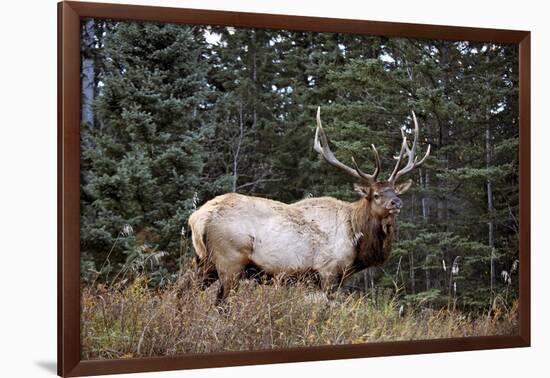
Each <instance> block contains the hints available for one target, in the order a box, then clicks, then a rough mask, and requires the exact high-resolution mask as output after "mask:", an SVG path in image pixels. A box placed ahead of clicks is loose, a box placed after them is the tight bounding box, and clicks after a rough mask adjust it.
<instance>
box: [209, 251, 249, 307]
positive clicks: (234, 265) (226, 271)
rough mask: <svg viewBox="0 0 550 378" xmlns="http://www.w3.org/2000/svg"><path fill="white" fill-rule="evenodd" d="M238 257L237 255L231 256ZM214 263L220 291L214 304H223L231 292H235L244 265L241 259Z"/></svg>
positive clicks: (222, 260) (225, 259)
mask: <svg viewBox="0 0 550 378" xmlns="http://www.w3.org/2000/svg"><path fill="white" fill-rule="evenodd" d="M232 255H233V256H234V257H239V256H238V253H237V252H235V253H234V254H232ZM219 260H220V259H219ZM219 260H218V261H216V270H217V272H218V276H219V279H220V284H221V285H220V289H219V291H218V295H217V297H216V304H220V303H222V302H225V300H226V299H227V297H228V296H229V294H230V293H231V291H234V290H237V287H238V284H239V280H240V279H241V276H242V274H243V272H244V268H245V266H246V263H245V262H243V261H242V259H241V258H233V259H227V258H224V259H221V261H219Z"/></svg>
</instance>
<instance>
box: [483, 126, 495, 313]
mask: <svg viewBox="0 0 550 378" xmlns="http://www.w3.org/2000/svg"><path fill="white" fill-rule="evenodd" d="M485 163H486V166H487V170H488V169H489V168H490V166H491V127H490V124H489V123H487V128H486V129H485ZM486 186H487V212H488V213H489V222H488V227H489V230H488V233H489V235H488V239H489V248H490V251H491V304H492V303H493V296H494V285H495V236H494V228H495V225H494V211H495V209H494V206H493V188H492V185H491V179H490V178H489V177H487V182H486Z"/></svg>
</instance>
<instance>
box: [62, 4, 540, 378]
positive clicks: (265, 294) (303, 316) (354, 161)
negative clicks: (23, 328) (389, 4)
mask: <svg viewBox="0 0 550 378" xmlns="http://www.w3.org/2000/svg"><path fill="white" fill-rule="evenodd" d="M58 11H59V13H58V16H59V31H58V36H59V48H58V54H59V63H58V104H59V112H58V114H59V121H58V125H59V130H58V135H59V140H58V142H59V147H58V151H59V157H58V163H59V168H58V177H59V179H58V180H59V181H58V184H59V186H58V188H59V189H58V195H59V197H58V230H59V231H58V232H59V235H58V261H59V269H58V275H59V282H58V288H59V292H58V322H59V323H58V374H59V375H61V376H81V375H97V374H107V373H130V372H143V371H159V370H174V369H191V368H201V367H216V366H233V365H245V364H265V363H277V362H293V361H312V360H323V359H342V358H357V357H369V356H387V355H398V354H413V353H435V352H447V351H461V350H477V349H489V348H509V347H525V346H529V345H530V286H529V285H530V276H529V275H530V267H529V265H530V256H529V254H530V245H529V238H530V224H529V219H530V197H529V196H530V156H529V154H530V145H529V138H530V94H529V93H530V33H529V32H527V31H512V30H495V29H483V28H465V27H450V26H435V25H419V24H403V23H392V22H375V21H362V20H341V19H331V18H314V17H300V16H285V15H271V14H254V13H240V12H225V11H206V10H196V9H174V8H163V7H145V6H132V5H114V4H98V3H77V2H61V3H59V5H58Z"/></svg>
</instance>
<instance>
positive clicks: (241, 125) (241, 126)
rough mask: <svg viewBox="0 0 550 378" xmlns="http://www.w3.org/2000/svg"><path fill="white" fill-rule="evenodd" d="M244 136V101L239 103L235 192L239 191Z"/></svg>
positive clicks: (234, 154)
mask: <svg viewBox="0 0 550 378" xmlns="http://www.w3.org/2000/svg"><path fill="white" fill-rule="evenodd" d="M243 138H244V119H243V103H242V102H241V103H240V104H239V137H238V139H237V145H236V146H235V152H234V153H233V192H236V191H237V180H238V179H239V154H240V153H241V146H242V143H243Z"/></svg>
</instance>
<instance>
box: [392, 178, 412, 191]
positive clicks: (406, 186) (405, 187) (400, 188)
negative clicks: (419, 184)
mask: <svg viewBox="0 0 550 378" xmlns="http://www.w3.org/2000/svg"><path fill="white" fill-rule="evenodd" d="M411 185H412V180H407V181H405V182H402V183H401V184H399V185H396V187H395V192H396V193H397V194H403V193H405V192H406V191H407V190H409V188H410V187H411Z"/></svg>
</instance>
